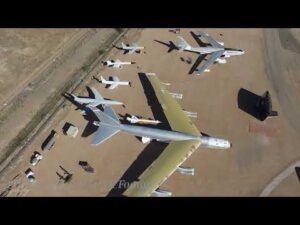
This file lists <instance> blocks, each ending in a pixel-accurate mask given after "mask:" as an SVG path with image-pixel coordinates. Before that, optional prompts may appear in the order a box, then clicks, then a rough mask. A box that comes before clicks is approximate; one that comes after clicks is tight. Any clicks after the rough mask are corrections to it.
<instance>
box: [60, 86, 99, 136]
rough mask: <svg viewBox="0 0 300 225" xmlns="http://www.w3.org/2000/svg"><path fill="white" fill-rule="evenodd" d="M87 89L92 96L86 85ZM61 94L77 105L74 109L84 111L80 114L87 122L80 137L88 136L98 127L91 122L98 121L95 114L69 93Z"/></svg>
mask: <svg viewBox="0 0 300 225" xmlns="http://www.w3.org/2000/svg"><path fill="white" fill-rule="evenodd" d="M87 90H88V92H89V96H93V93H92V92H91V90H90V88H88V87H87ZM63 96H64V97H65V98H66V99H67V100H69V101H70V102H71V103H72V104H73V105H75V106H76V107H77V108H76V110H82V111H84V112H85V115H82V116H83V118H84V119H85V120H87V121H88V123H87V125H86V127H85V128H84V130H83V132H82V134H81V137H88V136H90V135H91V134H93V133H94V132H95V131H96V130H97V129H98V127H97V126H95V125H94V124H93V122H94V121H98V118H97V117H96V115H95V114H94V113H93V112H92V110H90V109H89V108H88V107H86V106H84V105H82V104H80V103H78V102H76V101H75V100H74V99H73V98H72V96H70V95H69V94H67V93H66V94H63Z"/></svg>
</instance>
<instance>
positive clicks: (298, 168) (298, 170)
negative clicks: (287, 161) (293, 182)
mask: <svg viewBox="0 0 300 225" xmlns="http://www.w3.org/2000/svg"><path fill="white" fill-rule="evenodd" d="M295 172H296V175H297V177H298V180H299V182H300V167H299V166H297V167H295Z"/></svg>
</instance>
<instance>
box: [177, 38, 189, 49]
mask: <svg viewBox="0 0 300 225" xmlns="http://www.w3.org/2000/svg"><path fill="white" fill-rule="evenodd" d="M177 38H178V39H179V43H178V46H177V47H178V48H179V51H180V52H182V51H183V50H185V49H191V46H190V45H189V44H188V43H187V42H186V41H185V40H184V38H183V37H180V36H177Z"/></svg>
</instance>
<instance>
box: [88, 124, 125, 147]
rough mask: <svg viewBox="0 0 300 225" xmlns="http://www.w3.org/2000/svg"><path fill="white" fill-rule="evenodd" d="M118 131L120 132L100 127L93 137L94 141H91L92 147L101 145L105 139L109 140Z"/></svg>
mask: <svg viewBox="0 0 300 225" xmlns="http://www.w3.org/2000/svg"><path fill="white" fill-rule="evenodd" d="M119 131H120V130H119V129H117V128H113V127H109V126H105V125H101V126H100V127H99V128H98V130H97V132H96V134H95V136H94V139H93V140H92V145H100V144H101V143H103V142H104V141H106V140H107V139H109V138H110V137H111V136H113V135H115V134H116V133H118V132H119Z"/></svg>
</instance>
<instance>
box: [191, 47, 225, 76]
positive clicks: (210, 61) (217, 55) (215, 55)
mask: <svg viewBox="0 0 300 225" xmlns="http://www.w3.org/2000/svg"><path fill="white" fill-rule="evenodd" d="M223 53H224V51H223V50H221V51H217V52H214V53H212V54H211V55H210V58H209V59H208V60H207V61H206V62H205V63H204V64H203V66H201V67H200V68H197V69H195V70H196V71H197V74H201V73H203V72H204V71H205V70H206V69H207V68H208V67H209V66H210V65H211V64H213V63H214V62H215V61H216V60H217V59H218V58H220V57H221V56H222V55H223Z"/></svg>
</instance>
